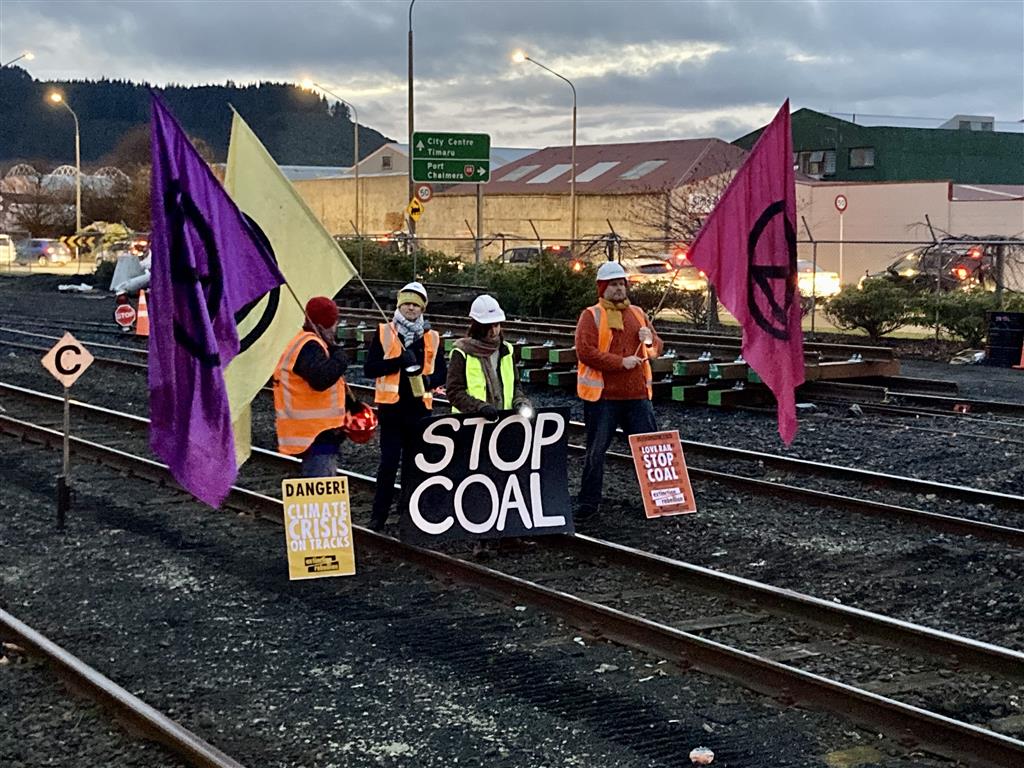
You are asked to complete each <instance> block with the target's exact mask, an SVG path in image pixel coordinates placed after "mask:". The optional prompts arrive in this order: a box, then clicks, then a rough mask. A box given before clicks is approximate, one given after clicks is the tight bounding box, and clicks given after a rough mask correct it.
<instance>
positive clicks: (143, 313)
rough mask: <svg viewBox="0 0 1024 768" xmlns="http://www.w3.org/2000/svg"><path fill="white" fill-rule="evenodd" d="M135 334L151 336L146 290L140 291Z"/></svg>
mask: <svg viewBox="0 0 1024 768" xmlns="http://www.w3.org/2000/svg"><path fill="white" fill-rule="evenodd" d="M135 335H136V336H149V309H147V307H146V292H145V291H139V313H138V316H137V317H136V318H135Z"/></svg>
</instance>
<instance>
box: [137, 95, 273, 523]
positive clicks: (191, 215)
mask: <svg viewBox="0 0 1024 768" xmlns="http://www.w3.org/2000/svg"><path fill="white" fill-rule="evenodd" d="M151 146H152V153H153V187H152V198H151V205H152V209H153V234H152V237H151V241H150V244H151V247H152V252H153V263H152V268H151V280H150V294H149V295H150V304H149V313H150V334H149V413H150V427H149V444H150V447H151V448H152V449H153V452H154V453H156V454H157V455H158V456H160V457H161V458H162V459H163V460H164V461H166V462H167V464H168V466H169V467H170V468H171V472H172V474H173V475H174V478H175V479H176V480H177V481H178V482H179V483H180V484H181V486H182V487H183V488H185V489H186V490H187V491H189V492H190V493H192V494H193V495H194V496H195V497H196V498H198V499H201V500H202V501H205V502H206V503H207V504H209V505H210V506H213V507H216V506H219V505H220V503H221V502H222V501H223V500H224V497H225V496H227V494H228V491H229V490H230V487H231V484H232V483H233V482H234V481H235V476H236V475H237V474H238V467H237V465H236V464H235V447H234V446H235V441H234V435H233V434H232V431H231V414H230V411H229V409H228V396H227V390H226V388H225V386H224V368H226V367H227V364H228V363H229V362H231V359H232V358H233V357H234V356H235V355H236V354H238V331H237V328H236V327H235V313H236V312H238V311H239V310H241V309H242V308H243V307H245V306H246V305H247V304H249V303H250V302H253V301H255V300H256V299H258V298H259V297H260V296H262V295H263V294H265V293H267V292H268V291H270V290H271V289H273V288H274V287H275V286H277V285H280V284H282V283H283V282H284V278H283V277H282V276H281V273H280V272H279V271H278V269H277V264H276V262H275V261H274V256H273V254H272V253H271V252H270V250H269V249H268V248H267V247H266V246H265V245H263V244H262V243H261V242H260V240H259V239H258V238H257V236H256V235H255V234H254V232H253V230H252V228H251V227H250V226H249V224H248V223H247V221H246V220H245V218H244V217H243V216H242V213H241V212H240V211H239V210H238V207H237V206H236V205H235V204H234V203H233V202H232V201H231V198H229V197H228V195H227V193H226V192H225V191H224V189H223V187H221V185H220V183H219V182H218V181H217V179H216V178H215V177H214V175H213V173H212V172H211V170H210V168H209V167H208V166H207V165H206V162H205V161H204V160H203V159H202V158H201V157H200V156H199V153H198V152H196V150H195V148H194V147H193V146H192V144H191V143H190V142H189V140H188V137H187V136H186V135H185V132H184V131H183V130H182V129H181V126H180V125H178V122H177V121H176V120H175V119H174V116H173V115H172V114H171V113H170V111H169V110H168V109H167V107H166V106H165V105H164V103H163V102H162V101H161V100H160V98H159V97H158V96H157V95H156V94H155V93H154V94H153V126H152V142H151Z"/></svg>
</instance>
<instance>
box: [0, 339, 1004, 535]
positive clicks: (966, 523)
mask: <svg viewBox="0 0 1024 768" xmlns="http://www.w3.org/2000/svg"><path fill="white" fill-rule="evenodd" d="M96 359H97V360H101V358H96ZM104 361H106V362H113V363H115V364H124V365H133V366H140V364H138V363H122V361H119V360H113V361H111V360H106V359H104ZM142 367H144V366H142ZM350 386H351V387H352V388H353V389H356V390H357V391H368V392H371V393H372V391H373V388H372V387H368V386H366V385H361V384H352V385H350ZM4 391H8V392H11V393H16V394H19V395H21V396H23V397H32V398H36V399H46V400H49V401H51V402H55V403H56V402H60V400H61V398H59V397H58V396H56V395H51V394H49V393H45V392H37V391H35V390H31V389H27V388H25V387H19V386H17V385H15V384H7V383H5V382H0V392H4ZM434 402H435V403H437V404H439V405H443V404H445V402H446V401H444V400H441V399H439V398H437V399H435V401H434ZM70 403H71V405H72V406H73V407H75V408H81V409H84V410H92V411H95V412H102V413H105V414H107V415H115V416H117V417H118V418H121V419H129V420H138V421H139V422H144V423H146V422H147V420H146V419H144V418H143V417H141V416H135V415H133V414H128V413H124V412H121V411H114V410H110V409H107V408H103V407H102V406H97V405H93V404H91V403H86V402H83V401H81V400H75V399H72V400H71V401H70ZM569 424H570V426H573V427H575V428H576V429H583V426H584V425H583V424H582V423H580V422H569ZM569 449H570V450H572V451H573V452H575V453H585V452H586V448H585V446H582V445H577V444H573V443H570V444H569ZM606 456H607V457H608V458H609V459H611V460H612V461H614V462H616V463H617V464H620V465H621V466H622V467H624V468H631V467H632V466H633V459H632V457H631V456H628V455H626V454H623V453H618V452H616V451H609V452H608V453H607V454H606ZM687 469H688V471H689V473H690V476H691V477H699V478H703V479H706V480H709V481H711V482H717V483H721V484H723V485H728V486H731V487H734V488H740V489H742V490H746V491H753V492H755V493H759V494H768V495H771V496H775V497H778V498H782V499H790V500H792V501H797V502H800V503H803V504H811V505H819V506H829V507H834V508H837V509H843V510H846V511H848V512H854V513H857V514H862V515H870V516H874V517H880V518H883V519H892V520H902V521H905V522H908V523H912V524H915V525H922V526H925V527H927V528H930V529H932V530H936V531H940V532H942V533H950V534H954V535H958V536H975V537H977V538H979V539H983V540H985V541H994V542H999V543H1002V544H1008V545H1010V546H1013V547H1021V548H1024V529H1021V528H1014V527H1012V526H1006V525H999V524H997V523H988V522H984V521H981V520H971V519H970V518H964V517H956V516H954V515H945V514H941V513H938V512H928V511H925V510H920V509H914V508H912V507H903V506H898V505H895V504H887V503H884V502H880V501H872V500H870V499H859V498H857V497H855V496H846V495H842V494H836V493H830V492H828V491H821V490H816V489H813V488H800V487H799V486H795V485H789V484H786V483H779V482H774V481H770V480H761V479H758V478H754V477H747V476H744V475H737V474H731V473H726V472H719V471H716V470H711V469H704V468H702V467H698V466H694V465H690V466H688V468H687Z"/></svg>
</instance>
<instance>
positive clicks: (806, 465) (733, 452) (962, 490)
mask: <svg viewBox="0 0 1024 768" xmlns="http://www.w3.org/2000/svg"><path fill="white" fill-rule="evenodd" d="M0 330H5V329H3V328H0ZM14 332H15V333H21V332H20V331H14ZM29 335H36V336H41V337H42V338H54V339H55V338H56V337H52V336H50V337H46V336H42V335H41V334H29ZM3 344H10V342H7V341H4V340H3V339H0V345H3ZM90 346H97V345H90ZM110 348H113V349H119V350H120V349H123V348H122V347H116V346H111V347H110ZM129 349H130V348H129ZM131 351H133V352H136V353H139V354H146V352H145V351H144V350H131ZM352 387H353V389H359V390H360V391H363V392H369V391H371V388H370V387H368V386H367V385H356V384H353V385H352ZM435 402H436V403H437V404H438V405H444V404H445V401H444V400H442V399H440V398H438V399H436V400H435ZM569 425H570V426H571V427H573V428H574V429H585V428H586V427H585V425H584V424H583V422H578V421H570V422H569ZM616 432H617V433H619V434H621V430H619V429H616ZM680 444H681V445H682V447H683V448H684V449H686V450H688V451H692V452H696V453H699V454H703V455H709V456H714V457H716V458H719V459H724V460H739V461H754V462H761V463H764V464H766V465H770V466H773V467H776V468H778V469H784V470H786V471H789V472H798V473H801V474H810V475H815V476H819V477H827V478H831V479H838V480H851V481H854V482H858V483H864V484H867V485H872V486H876V487H882V488H891V489H893V490H896V491H900V492H904V493H915V494H922V493H923V494H928V493H934V494H936V495H940V496H945V497H947V498H953V499H958V500H960V501H967V502H970V503H972V504H992V505H994V506H998V507H1000V508H1003V509H1008V510H1012V511H1015V512H1024V496H1019V495H1014V494H1009V493H1002V492H1000V491H989V490H985V489H982V488H971V487H969V486H963V485H955V484H952V483H940V482H938V481H935V480H924V479H921V478H916V477H907V476H904V475H893V474H890V473H887V472H875V471H873V470H868V469H858V468H856V467H844V466H841V465H838V464H828V463H825V462H818V461H811V460H809V459H799V458H795V457H790V456H781V455H779V454H776V453H765V452H762V451H752V450H749V449H746V448H734V447H731V446H725V445H714V444H712V443H704V442H699V441H694V440H683V439H680Z"/></svg>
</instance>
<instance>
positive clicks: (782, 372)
mask: <svg viewBox="0 0 1024 768" xmlns="http://www.w3.org/2000/svg"><path fill="white" fill-rule="evenodd" d="M688 255H689V257H690V261H692V262H693V263H694V264H695V265H697V266H698V267H700V268H701V269H702V270H704V272H706V273H707V275H708V278H709V279H710V280H711V282H712V283H713V284H714V286H715V288H716V289H717V290H718V298H719V299H721V301H722V304H724V305H725V307H726V309H728V310H729V312H731V313H732V315H733V317H735V318H736V319H737V320H738V321H739V323H740V325H741V326H742V327H743V357H744V359H745V360H746V361H747V362H748V363H749V364H750V366H751V367H752V368H753V369H754V370H755V371H756V372H757V374H758V376H760V377H761V380H762V381H763V382H764V383H765V384H767V385H768V387H769V388H770V389H771V391H772V393H773V394H774V395H775V400H776V402H777V403H778V416H779V434H780V435H781V436H782V440H783V441H784V442H785V443H786V445H789V443H791V442H792V441H793V438H794V437H795V436H796V428H797V424H796V401H795V394H794V391H795V390H796V388H797V387H798V386H800V385H801V384H802V383H803V381H804V354H803V329H802V328H801V326H800V294H799V292H798V290H797V271H796V189H795V187H794V184H793V139H792V135H791V133H790V128H789V100H788V99H787V100H786V103H785V104H783V105H782V108H781V109H780V110H779V113H778V114H777V115H775V119H774V120H772V122H771V124H770V125H769V126H768V127H767V128H765V129H764V132H763V133H762V134H761V137H760V138H759V139H758V140H757V143H756V144H755V145H754V148H753V149H752V150H751V152H750V156H749V157H747V160H746V162H744V163H743V167H742V168H740V170H739V172H738V173H737V174H736V177H735V178H734V179H733V180H732V182H731V183H730V184H729V186H728V187H727V188H726V190H725V193H724V194H723V195H722V198H721V200H719V201H718V205H717V206H715V209H714V210H713V211H712V212H711V215H710V216H709V217H708V219H707V221H705V222H704V226H703V227H701V230H700V232H699V233H698V234H697V239H696V240H694V242H693V245H691V246H690V251H689V254H688Z"/></svg>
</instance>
